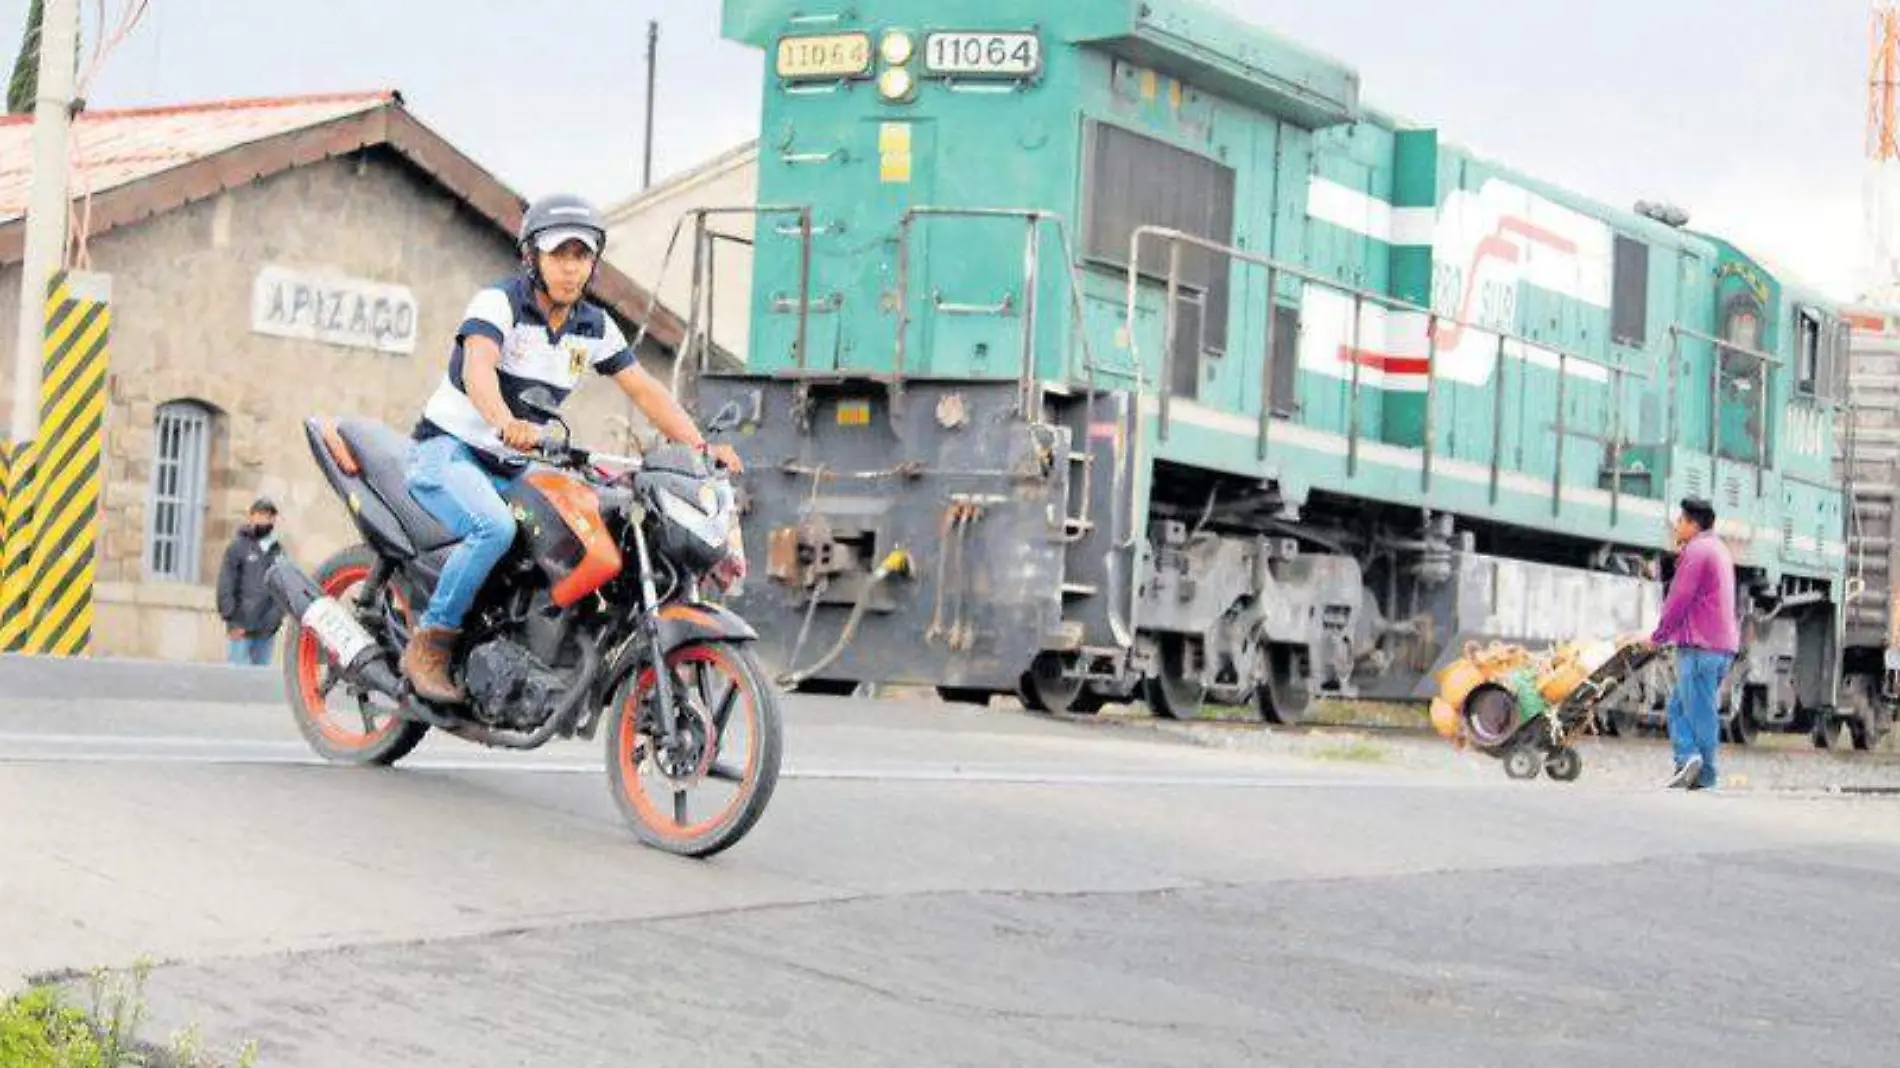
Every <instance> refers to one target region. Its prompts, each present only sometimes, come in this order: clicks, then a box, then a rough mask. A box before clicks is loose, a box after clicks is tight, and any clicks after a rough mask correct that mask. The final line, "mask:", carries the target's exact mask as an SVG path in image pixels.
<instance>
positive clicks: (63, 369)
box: [0, 272, 112, 656]
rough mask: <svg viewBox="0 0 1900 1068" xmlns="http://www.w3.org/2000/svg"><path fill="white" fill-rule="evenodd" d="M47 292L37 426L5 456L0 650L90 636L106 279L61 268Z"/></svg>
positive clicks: (82, 642) (65, 651)
mask: <svg viewBox="0 0 1900 1068" xmlns="http://www.w3.org/2000/svg"><path fill="white" fill-rule="evenodd" d="M48 290H49V292H48V295H47V301H46V344H45V368H44V377H43V384H42V385H41V387H40V432H39V435H38V436H37V437H36V439H35V440H34V441H32V442H31V443H28V444H27V445H24V446H18V445H16V446H15V451H14V454H13V456H12V462H11V463H9V464H8V471H9V478H8V492H7V495H6V502H5V505H4V514H5V533H4V543H3V544H4V550H3V552H0V556H3V557H4V569H3V571H0V606H4V618H3V619H0V651H5V652H15V653H29V654H34V655H40V656H77V655H79V654H81V653H84V652H85V651H86V650H87V648H88V647H89V645H90V644H91V641H92V594H93V583H94V580H95V576H96V556H97V548H98V540H99V499H100V488H101V483H102V481H103V478H102V476H103V472H102V471H101V466H102V463H103V461H104V456H105V413H106V365H107V353H108V346H107V341H108V339H109V337H110V334H111V326H112V310H111V294H110V280H109V279H108V278H107V277H106V276H103V275H95V274H79V273H65V272H62V273H60V274H58V275H56V276H55V277H54V278H53V281H52V284H51V285H50V286H49V287H48Z"/></svg>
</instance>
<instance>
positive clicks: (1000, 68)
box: [924, 33, 1042, 78]
mask: <svg viewBox="0 0 1900 1068" xmlns="http://www.w3.org/2000/svg"><path fill="white" fill-rule="evenodd" d="M924 66H925V69H926V70H928V71H929V72H930V73H932V74H937V75H945V76H971V75H978V76H983V77H1001V78H1027V77H1029V76H1030V75H1032V74H1035V73H1036V72H1038V71H1040V70H1041V69H1042V38H1040V37H1038V36H1036V35H1035V34H1033V33H933V34H931V35H930V36H929V37H927V38H925V39H924Z"/></svg>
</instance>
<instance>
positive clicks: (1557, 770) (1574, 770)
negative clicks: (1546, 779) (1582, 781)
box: [1544, 749, 1583, 782]
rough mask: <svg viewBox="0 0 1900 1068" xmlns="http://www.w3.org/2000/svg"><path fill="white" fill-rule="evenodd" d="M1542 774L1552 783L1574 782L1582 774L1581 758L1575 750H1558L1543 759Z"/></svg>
mask: <svg viewBox="0 0 1900 1068" xmlns="http://www.w3.org/2000/svg"><path fill="white" fill-rule="evenodd" d="M1544 774H1546V775H1549V776H1550V777H1551V779H1552V781H1554V782H1576V781H1577V777H1578V776H1580V775H1582V774H1583V757H1582V756H1581V755H1580V754H1578V752H1577V751H1576V750H1575V749H1559V750H1557V751H1555V752H1553V753H1551V754H1550V755H1549V756H1547V757H1545V758H1544Z"/></svg>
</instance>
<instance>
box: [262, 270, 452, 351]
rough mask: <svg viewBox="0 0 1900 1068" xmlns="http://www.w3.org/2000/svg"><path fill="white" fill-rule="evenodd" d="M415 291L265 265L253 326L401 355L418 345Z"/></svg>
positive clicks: (270, 332)
mask: <svg viewBox="0 0 1900 1068" xmlns="http://www.w3.org/2000/svg"><path fill="white" fill-rule="evenodd" d="M416 318H417V316H416V297H415V294H414V293H411V292H410V291H409V288H408V287H407V286H395V285H384V284H382V283H380V282H369V281H364V280H362V279H357V278H345V277H341V276H338V275H330V274H318V273H314V272H309V271H298V270H293V269H290V268H287V267H266V268H264V269H263V270H261V271H259V272H258V273H257V280H256V281H255V282H253V283H252V285H251V329H252V330H253V331H256V332H257V333H259V334H268V335H270V336H272V337H281V338H292V339H296V340H301V341H321V342H324V343H326V344H330V345H342V346H345V347H348V348H357V349H373V350H375V351H377V352H388V353H395V354H400V355H404V356H407V355H411V354H413V353H414V352H415V351H416Z"/></svg>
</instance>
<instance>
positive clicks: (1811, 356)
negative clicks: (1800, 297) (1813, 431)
mask: <svg viewBox="0 0 1900 1068" xmlns="http://www.w3.org/2000/svg"><path fill="white" fill-rule="evenodd" d="M1800 319H1801V326H1800V330H1799V332H1798V333H1797V334H1796V335H1795V345H1796V349H1795V363H1794V380H1795V388H1796V389H1798V390H1800V391H1801V393H1802V394H1803V395H1805V396H1809V397H1812V396H1814V394H1815V392H1816V390H1817V389H1818V388H1819V387H1820V382H1821V362H1822V361H1821V318H1820V316H1818V315H1816V314H1815V313H1814V312H1813V310H1812V309H1809V308H1802V309H1801V316H1800Z"/></svg>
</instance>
